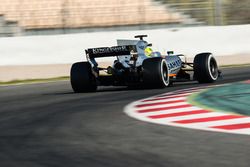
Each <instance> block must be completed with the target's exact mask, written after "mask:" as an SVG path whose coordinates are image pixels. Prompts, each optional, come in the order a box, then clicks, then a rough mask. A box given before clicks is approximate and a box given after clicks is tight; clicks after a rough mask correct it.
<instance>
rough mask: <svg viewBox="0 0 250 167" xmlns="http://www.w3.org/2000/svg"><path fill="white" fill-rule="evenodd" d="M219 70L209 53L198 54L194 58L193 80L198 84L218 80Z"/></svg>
mask: <svg viewBox="0 0 250 167" xmlns="http://www.w3.org/2000/svg"><path fill="white" fill-rule="evenodd" d="M218 76H219V69H218V65H217V62H216V60H215V58H214V57H213V55H212V54H211V53H200V54H198V55H196V56H195V58H194V78H195V79H196V80H197V81H198V82H199V83H212V82H214V81H216V80H217V79H218Z"/></svg>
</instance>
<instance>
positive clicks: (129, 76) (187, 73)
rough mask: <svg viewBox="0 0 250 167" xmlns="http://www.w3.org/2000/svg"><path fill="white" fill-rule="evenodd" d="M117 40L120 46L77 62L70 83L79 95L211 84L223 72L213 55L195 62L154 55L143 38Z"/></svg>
mask: <svg viewBox="0 0 250 167" xmlns="http://www.w3.org/2000/svg"><path fill="white" fill-rule="evenodd" d="M144 37H147V35H138V36H135V38H139V40H117V43H118V46H113V47H100V48H90V49H87V50H85V52H86V57H87V61H86V62H78V63H74V64H73V65H72V67H71V74H70V80H71V85H72V88H73V90H74V92H76V93H80V92H93V91H96V89H97V86H101V85H103V86H109V85H113V86H136V85H137V86H138V85H139V86H142V87H143V88H164V87H167V86H169V85H170V84H172V83H173V82H184V81H191V80H197V81H198V82H199V83H211V82H214V81H216V80H217V79H218V77H219V76H220V71H219V69H218V66H217V62H216V60H215V58H214V57H213V55H212V54H211V53H200V54H197V55H196V56H195V58H194V61H193V62H192V63H188V62H187V61H186V57H185V56H184V55H181V54H178V55H174V54H173V52H172V51H169V52H168V54H167V55H161V54H160V53H159V52H153V51H152V49H150V47H151V46H152V44H148V43H147V42H146V41H145V40H144V39H143V38H144ZM111 56H112V57H116V60H115V61H114V63H113V65H112V66H108V67H105V68H101V67H99V66H98V64H97V62H96V58H100V57H111Z"/></svg>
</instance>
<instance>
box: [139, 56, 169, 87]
mask: <svg viewBox="0 0 250 167" xmlns="http://www.w3.org/2000/svg"><path fill="white" fill-rule="evenodd" d="M142 68H143V77H142V79H143V84H144V87H146V88H164V87H167V86H168V85H169V75H168V66H167V62H166V60H165V59H162V58H161V57H155V58H149V59H145V60H144V61H143V64H142Z"/></svg>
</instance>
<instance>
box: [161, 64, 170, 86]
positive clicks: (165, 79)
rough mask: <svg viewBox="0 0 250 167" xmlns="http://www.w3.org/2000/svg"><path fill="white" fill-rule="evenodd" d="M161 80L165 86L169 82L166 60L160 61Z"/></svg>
mask: <svg viewBox="0 0 250 167" xmlns="http://www.w3.org/2000/svg"><path fill="white" fill-rule="evenodd" d="M161 69H162V80H163V83H164V85H165V86H168V84H169V76H168V67H167V63H166V61H164V60H163V61H162V67H161Z"/></svg>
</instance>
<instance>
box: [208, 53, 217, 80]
mask: <svg viewBox="0 0 250 167" xmlns="http://www.w3.org/2000/svg"><path fill="white" fill-rule="evenodd" d="M209 73H210V76H211V77H212V79H213V80H216V79H217V78H218V66H217V63H216V61H215V59H214V58H213V57H210V59H209Z"/></svg>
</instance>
